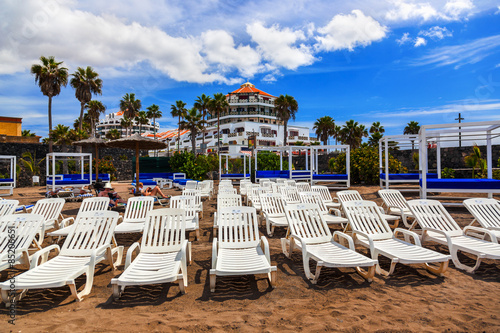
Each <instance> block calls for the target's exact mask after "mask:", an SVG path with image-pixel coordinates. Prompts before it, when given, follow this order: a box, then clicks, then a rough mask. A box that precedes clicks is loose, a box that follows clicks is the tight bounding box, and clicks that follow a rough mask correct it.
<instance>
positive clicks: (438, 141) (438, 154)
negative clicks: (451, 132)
mask: <svg viewBox="0 0 500 333" xmlns="http://www.w3.org/2000/svg"><path fill="white" fill-rule="evenodd" d="M436 165H437V174H438V178H439V179H441V137H440V136H439V135H438V136H437V137H436Z"/></svg>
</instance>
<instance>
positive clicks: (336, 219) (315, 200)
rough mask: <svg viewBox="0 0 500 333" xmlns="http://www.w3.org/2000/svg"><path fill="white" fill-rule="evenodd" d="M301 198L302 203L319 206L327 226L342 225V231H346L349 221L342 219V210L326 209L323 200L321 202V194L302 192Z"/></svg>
mask: <svg viewBox="0 0 500 333" xmlns="http://www.w3.org/2000/svg"><path fill="white" fill-rule="evenodd" d="M299 196H300V201H301V202H302V203H308V204H316V205H318V209H319V211H320V212H321V214H322V215H323V219H324V220H325V222H326V224H340V226H341V227H342V229H344V230H345V229H346V227H347V224H348V223H349V220H347V219H346V218H344V217H341V212H340V210H338V209H336V208H330V209H328V208H326V206H325V204H324V203H323V200H321V196H320V195H319V193H316V192H300V193H299ZM332 213H333V214H332Z"/></svg>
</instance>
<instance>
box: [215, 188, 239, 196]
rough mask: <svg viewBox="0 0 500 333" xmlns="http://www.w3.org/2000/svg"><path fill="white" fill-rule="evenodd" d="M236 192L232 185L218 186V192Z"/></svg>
mask: <svg viewBox="0 0 500 333" xmlns="http://www.w3.org/2000/svg"><path fill="white" fill-rule="evenodd" d="M224 193H226V194H238V190H237V189H235V188H232V187H222V188H220V187H219V191H218V194H219V195H220V194H224Z"/></svg>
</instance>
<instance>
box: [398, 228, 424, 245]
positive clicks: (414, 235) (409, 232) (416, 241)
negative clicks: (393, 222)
mask: <svg viewBox="0 0 500 333" xmlns="http://www.w3.org/2000/svg"><path fill="white" fill-rule="evenodd" d="M398 233H402V234H405V235H408V236H411V237H412V238H413V240H414V241H415V245H417V246H420V247H421V246H422V244H421V243H420V238H418V234H417V233H416V232H413V231H410V230H406V229H402V228H396V229H394V236H393V237H394V238H396V236H397V235H398Z"/></svg>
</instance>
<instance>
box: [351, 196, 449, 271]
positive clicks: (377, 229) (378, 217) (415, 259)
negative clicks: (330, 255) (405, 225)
mask: <svg viewBox="0 0 500 333" xmlns="http://www.w3.org/2000/svg"><path fill="white" fill-rule="evenodd" d="M342 205H343V207H344V209H345V212H346V215H347V218H348V219H349V223H350V226H351V228H352V231H353V238H354V240H355V242H356V243H358V244H361V245H362V246H364V247H367V248H368V249H370V254H371V256H372V259H377V258H378V256H379V255H382V256H384V257H387V258H389V259H390V260H391V266H390V269H389V271H385V270H383V269H382V268H381V267H380V265H379V264H377V269H376V272H377V273H378V274H382V275H386V276H387V275H390V274H392V273H393V272H394V268H395V267H396V264H398V263H400V264H405V265H410V264H422V263H424V264H425V266H426V268H427V270H428V271H429V272H431V273H433V274H436V275H440V276H442V274H443V273H444V272H445V271H446V269H447V268H448V261H449V260H450V259H451V257H450V256H448V255H444V254H441V253H439V252H436V251H432V250H429V249H426V248H423V247H422V246H421V244H420V239H419V238H418V235H417V234H416V233H415V232H413V231H409V230H406V229H401V228H396V229H395V230H394V234H393V232H392V231H391V228H390V227H389V224H387V221H386V220H385V219H384V218H383V216H382V214H381V213H380V210H379V207H378V206H377V204H376V203H375V202H372V201H350V202H344V203H342ZM398 233H402V234H404V235H405V236H406V237H407V238H411V239H413V241H414V242H415V243H414V244H412V243H410V242H405V241H403V240H400V239H399V238H397V237H396V236H397V234H398ZM429 263H436V264H439V266H438V267H434V266H430V265H429Z"/></svg>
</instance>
